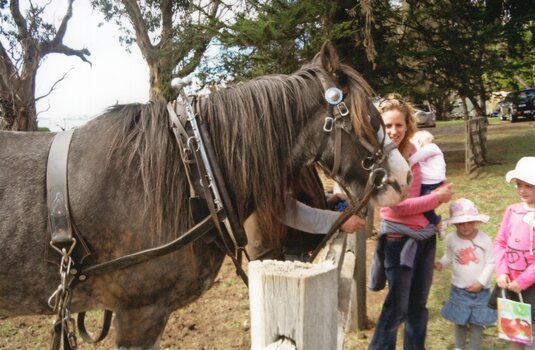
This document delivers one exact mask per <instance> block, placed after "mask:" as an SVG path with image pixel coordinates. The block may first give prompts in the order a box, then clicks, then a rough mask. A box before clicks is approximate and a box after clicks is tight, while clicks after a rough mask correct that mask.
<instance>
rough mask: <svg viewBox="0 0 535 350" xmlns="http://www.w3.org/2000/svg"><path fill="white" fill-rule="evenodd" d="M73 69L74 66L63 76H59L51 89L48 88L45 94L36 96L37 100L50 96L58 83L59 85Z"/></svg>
mask: <svg viewBox="0 0 535 350" xmlns="http://www.w3.org/2000/svg"><path fill="white" fill-rule="evenodd" d="M71 70H73V68H71V69H69V70H68V71H66V72H65V74H63V76H62V77H61V78H59V79H58V80H56V82H54V84H52V86H51V87H50V89H49V90H48V92H47V93H46V94H44V95H41V96H39V97H36V98H35V102H37V101H39V100H40V99H42V98H45V97H47V96H49V95H50V94H51V93H52V91H54V90H55V89H56V85H58V84H59V83H60V82H62V81H63V80H65V78H67V74H69V72H70V71H71Z"/></svg>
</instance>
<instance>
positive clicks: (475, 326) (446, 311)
mask: <svg viewBox="0 0 535 350" xmlns="http://www.w3.org/2000/svg"><path fill="white" fill-rule="evenodd" d="M488 220H489V217H488V216H487V215H483V214H480V213H479V211H478V209H477V207H476V205H475V204H474V202H472V201H471V200H468V199H465V198H461V199H457V200H456V201H454V202H452V203H451V206H450V218H449V219H448V220H445V221H446V222H447V223H448V224H453V225H455V228H456V232H455V233H452V234H449V235H448V236H447V237H446V253H445V254H444V256H443V257H442V258H441V259H440V261H438V262H436V263H435V269H436V270H437V271H441V270H442V269H443V268H444V267H446V266H449V265H451V284H452V286H451V292H450V298H449V299H448V301H447V302H446V304H445V305H444V307H443V308H442V311H441V313H442V316H443V317H444V318H445V319H447V320H448V321H451V322H453V323H454V324H455V349H456V350H457V349H464V348H465V346H466V343H467V338H468V339H469V343H470V347H469V349H472V350H474V349H480V348H481V339H482V337H483V328H484V327H485V326H488V325H491V324H493V323H495V322H496V318H497V315H496V310H492V309H491V308H489V307H488V306H487V303H488V300H489V296H490V292H489V282H490V279H491V276H492V273H493V271H494V254H493V243H492V239H491V238H490V237H489V236H488V235H487V234H486V233H484V232H483V231H481V230H479V229H478V227H477V225H478V223H480V222H483V223H486V222H487V221H488ZM467 336H468V337H467Z"/></svg>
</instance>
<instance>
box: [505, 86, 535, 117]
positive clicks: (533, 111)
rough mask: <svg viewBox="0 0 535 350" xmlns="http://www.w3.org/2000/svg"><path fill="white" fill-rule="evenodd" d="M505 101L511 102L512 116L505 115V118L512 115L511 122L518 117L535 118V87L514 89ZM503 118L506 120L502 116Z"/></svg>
mask: <svg viewBox="0 0 535 350" xmlns="http://www.w3.org/2000/svg"><path fill="white" fill-rule="evenodd" d="M505 101H506V102H508V103H510V106H511V112H510V116H508V115H505V119H508V117H510V119H511V122H512V123H513V122H515V121H517V119H518V118H533V117H534V116H535V88H530V89H525V90H520V91H513V92H511V93H509V94H508V95H507V97H506V98H505ZM502 119H503V120H505V119H504V118H503V117H502Z"/></svg>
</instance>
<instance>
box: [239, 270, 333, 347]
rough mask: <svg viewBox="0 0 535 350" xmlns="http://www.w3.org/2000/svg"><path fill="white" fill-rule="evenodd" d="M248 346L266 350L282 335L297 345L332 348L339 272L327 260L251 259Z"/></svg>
mask: <svg viewBox="0 0 535 350" xmlns="http://www.w3.org/2000/svg"><path fill="white" fill-rule="evenodd" d="M249 299H250V311H251V349H254V350H257V349H258V350H259V349H262V350H264V349H265V348H266V347H268V346H272V345H271V344H273V343H276V342H277V341H280V339H281V338H287V339H291V340H292V341H293V343H294V344H295V347H296V349H307V350H309V349H310V350H315V349H317V350H324V349H335V348H336V342H337V304H338V271H337V267H336V266H335V265H333V264H332V263H330V262H323V263H320V264H309V263H301V262H287V261H274V260H264V261H252V262H250V263H249Z"/></svg>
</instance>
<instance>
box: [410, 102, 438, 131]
mask: <svg viewBox="0 0 535 350" xmlns="http://www.w3.org/2000/svg"><path fill="white" fill-rule="evenodd" d="M414 109H415V112H416V119H418V127H419V128H434V127H436V126H437V118H436V115H435V111H434V110H433V109H432V108H431V106H430V105H428V104H423V105H414Z"/></svg>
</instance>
